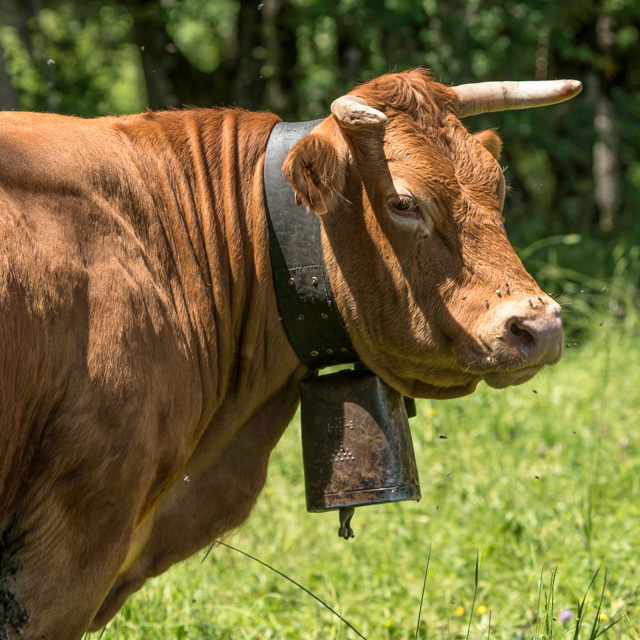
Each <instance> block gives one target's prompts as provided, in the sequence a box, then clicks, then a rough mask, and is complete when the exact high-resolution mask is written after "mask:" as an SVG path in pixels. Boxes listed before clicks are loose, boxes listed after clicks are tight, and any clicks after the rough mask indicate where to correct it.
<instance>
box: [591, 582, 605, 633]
mask: <svg viewBox="0 0 640 640" xmlns="http://www.w3.org/2000/svg"><path fill="white" fill-rule="evenodd" d="M606 586H607V571H606V570H605V572H604V582H603V583H602V593H601V594H600V602H599V603H598V610H597V611H596V619H595V620H594V621H593V626H592V627H591V633H590V634H589V640H595V639H596V638H597V637H598V636H599V635H600V634H599V633H598V631H599V629H600V627H601V625H602V620H601V619H600V612H601V611H602V601H603V600H604V590H605V587H606Z"/></svg>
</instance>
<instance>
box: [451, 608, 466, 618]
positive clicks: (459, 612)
mask: <svg viewBox="0 0 640 640" xmlns="http://www.w3.org/2000/svg"><path fill="white" fill-rule="evenodd" d="M453 613H454V614H455V615H457V616H461V615H462V614H463V613H464V607H456V610H455V611H454V612H453Z"/></svg>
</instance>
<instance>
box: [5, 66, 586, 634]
mask: <svg viewBox="0 0 640 640" xmlns="http://www.w3.org/2000/svg"><path fill="white" fill-rule="evenodd" d="M575 85H577V83H574V84H573V85H572V84H570V83H568V84H567V83H565V84H564V85H563V84H560V85H558V86H556V85H552V87H551V89H549V88H548V87H547V85H546V84H545V85H544V87H543V89H542V90H541V92H540V96H536V95H534V94H533V93H532V92H535V91H537V89H535V88H534V87H531V86H524V87H518V86H511V87H509V86H506V85H505V86H500V87H498V88H496V87H494V86H492V85H489V86H483V85H480V86H479V87H475V88H474V87H473V86H469V85H468V86H465V87H459V88H458V89H452V88H448V87H445V86H443V85H440V84H438V83H435V82H433V81H432V80H431V79H430V77H429V76H428V74H426V73H425V72H423V71H420V70H414V71H410V72H406V73H399V74H395V75H386V76H383V77H381V78H378V79H377V80H374V81H371V82H369V83H368V84H365V85H363V86H360V87H358V88H356V89H355V90H354V92H353V93H352V95H351V96H347V97H344V98H341V99H339V100H338V101H336V103H334V106H333V115H332V116H329V117H328V118H327V119H326V120H324V121H323V122H322V124H320V125H319V126H317V127H316V128H315V129H314V131H313V132H312V133H311V134H310V135H308V136H307V137H305V138H303V139H302V140H301V141H300V142H299V143H298V144H297V145H296V146H295V147H294V149H293V150H292V151H291V153H290V154H289V156H288V158H287V160H286V162H285V165H284V172H285V174H286V176H287V178H288V180H289V181H290V183H291V185H292V187H293V189H294V190H295V192H296V196H297V197H298V198H299V199H301V200H302V201H303V202H305V203H306V204H307V205H308V206H309V207H310V208H312V207H313V205H312V203H311V201H310V198H309V194H308V189H309V188H311V187H310V186H309V183H308V182H307V181H306V179H305V178H303V174H302V169H308V170H309V171H310V172H311V174H310V175H311V180H312V182H313V184H314V185H315V187H314V188H315V189H316V190H319V192H320V193H321V195H322V198H323V200H324V202H325V204H326V207H327V208H328V212H327V213H326V214H325V215H323V216H322V225H323V246H324V253H325V257H326V262H327V266H328V272H329V275H330V280H331V283H332V286H333V289H334V294H335V297H336V300H337V303H338V307H339V309H340V311H341V313H342V316H343V319H344V321H345V323H346V325H347V327H348V330H349V333H350V336H351V337H352V339H353V343H354V345H355V347H356V350H357V351H358V353H359V355H360V356H361V358H362V360H363V361H364V362H365V363H366V364H367V365H369V367H370V368H371V369H373V371H374V372H375V373H377V374H378V375H379V376H380V377H382V378H383V379H384V380H386V381H387V382H389V383H390V384H391V385H392V386H394V387H395V388H396V389H398V390H399V391H401V392H402V393H404V394H406V395H410V396H416V397H424V398H451V397H456V396H461V395H464V394H467V393H471V392H472V391H473V390H474V389H475V387H476V385H477V384H478V382H479V381H480V380H485V381H486V382H487V383H488V384H490V385H491V386H494V387H505V386H507V385H511V384H518V383H520V382H522V381H524V380H527V379H529V378H531V377H532V376H533V375H534V374H535V373H536V372H537V371H539V370H540V369H541V368H542V367H543V366H544V365H546V364H553V363H555V362H556V361H557V360H558V359H559V357H560V355H561V351H562V341H561V321H560V309H559V307H558V305H557V304H556V303H555V302H554V301H553V300H551V299H550V298H549V297H547V296H546V295H545V294H544V293H543V292H542V291H540V289H539V288H538V286H537V285H536V283H535V282H534V281H533V278H531V277H530V276H529V275H528V274H527V272H526V271H525V270H524V268H523V266H522V264H521V263H520V261H519V260H518V258H517V257H516V255H515V253H514V251H513V249H512V248H511V246H510V244H509V242H508V240H507V237H506V234H505V231H504V227H503V225H502V216H501V210H502V205H503V200H504V195H505V182H504V178H503V175H502V171H501V169H500V167H499V165H498V163H497V162H496V160H495V157H497V156H498V155H499V150H500V141H499V139H498V137H497V136H496V135H495V134H494V133H492V132H484V133H481V134H477V135H475V136H473V135H470V134H469V133H468V132H467V130H466V129H465V128H464V127H463V126H462V124H460V121H459V120H458V116H460V115H464V114H469V113H474V112H477V111H480V110H485V111H487V110H489V111H490V110H498V109H501V108H519V107H522V106H531V105H532V104H536V103H539V104H544V103H551V102H554V101H556V102H557V101H559V100H560V99H566V98H567V97H570V96H571V95H573V94H575V93H577V91H578V90H579V89H578V88H577V87H576V86H575ZM536 87H537V85H536ZM478 88H479V89H480V94H477V93H475V91H476V89H478ZM495 92H497V93H498V98H493V97H492V93H495ZM354 96H356V97H355V98H354ZM523 96H526V98H527V100H526V101H525V99H524V98H523ZM525 102H526V104H525ZM276 122H278V118H277V116H275V115H272V114H268V113H248V112H245V111H241V110H233V109H216V110H207V109H197V110H189V111H181V112H179V111H170V112H162V113H146V114H143V115H137V116H127V117H122V118H100V119H96V120H91V121H86V120H82V119H79V118H73V117H65V116H58V115H52V114H33V113H4V114H2V115H1V116H0V149H1V153H0V310H1V311H0V316H1V317H0V339H1V341H2V342H1V344H2V357H1V359H0V411H2V422H1V427H0V536H1V537H0V638H7V637H8V638H17V637H20V638H25V639H29V640H31V639H35V638H49V639H52V640H71V639H76V638H80V637H81V635H82V634H83V632H84V631H85V630H87V629H98V628H100V627H101V626H103V625H104V624H105V623H106V622H107V621H108V620H109V619H111V618H112V617H113V616H114V615H115V613H116V612H117V611H118V609H119V608H120V606H121V605H122V603H123V602H124V601H125V599H126V598H127V597H128V596H129V595H130V594H131V593H132V592H134V591H135V590H137V589H139V588H140V587H141V586H142V585H143V584H144V582H145V580H146V579H147V578H148V577H150V576H155V575H158V574H159V573H162V572H163V571H165V570H166V569H167V568H168V567H170V566H171V565H172V564H174V563H175V562H177V561H179V560H182V559H184V558H186V557H188V556H190V555H191V554H193V553H194V552H196V551H198V550H199V549H202V548H203V547H205V546H206V545H209V544H210V543H211V542H212V541H213V540H215V539H216V538H217V537H219V536H220V535H222V534H223V533H224V532H226V531H228V530H229V529H232V528H233V527H237V526H238V525H239V524H240V523H241V522H243V521H244V520H245V519H246V518H247V516H248V515H249V512H250V511H251V508H252V506H253V504H254V503H255V501H256V498H257V496H258V494H259V493H260V490H261V489H262V486H263V483H264V480H265V474H266V469H267V461H268V459H269V454H270V452H271V450H272V449H273V447H274V446H275V444H276V443H277V442H278V439H279V438H280V436H281V435H282V432H283V431H284V429H285V428H286V426H287V424H288V423H289V421H290V420H291V418H292V416H293V414H294V412H295V410H296V407H297V405H298V399H299V391H298V386H299V382H300V380H301V378H302V377H303V375H304V374H305V366H304V365H302V364H301V362H300V360H299V359H298V357H297V356H296V354H295V353H294V351H293V349H292V347H291V346H290V344H289V342H288V340H287V337H286V335H285V332H284V330H283V328H282V324H281V322H280V321H279V317H278V309H277V306H276V298H275V293H274V288H273V283H272V279H271V266H270V261H269V249H268V247H269V239H268V232H267V224H266V219H265V207H264V196H263V179H262V175H263V164H264V156H265V147H266V144H267V139H268V136H269V133H270V130H271V129H272V127H273V126H274V125H275V123H276ZM385 123H386V124H385ZM380 125H384V126H380ZM291 197H292V198H293V197H294V194H293V193H292V195H291ZM300 215H308V214H306V213H305V212H304V211H303V210H302V209H300ZM187 476H188V481H187Z"/></svg>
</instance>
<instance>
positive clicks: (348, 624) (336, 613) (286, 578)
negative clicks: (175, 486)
mask: <svg viewBox="0 0 640 640" xmlns="http://www.w3.org/2000/svg"><path fill="white" fill-rule="evenodd" d="M214 544H219V545H222V546H223V547H227V549H231V550H232V551H237V552H238V553H241V554H242V555H243V556H246V557H247V558H249V559H250V560H254V561H255V562H257V563H258V564H261V565H262V566H263V567H266V568H267V569H271V571H273V572H274V573H277V574H278V575H279V576H281V577H283V578H284V579H285V580H288V581H289V582H291V584H294V585H296V587H298V588H299V589H302V590H303V591H304V592H305V593H307V594H309V595H310V596H311V597H312V598H314V599H315V600H317V601H318V602H319V603H320V604H321V605H322V606H323V607H325V608H326V609H328V610H329V611H331V613H333V615H334V616H336V617H337V618H339V619H340V620H342V622H344V623H345V624H346V625H347V627H349V629H351V631H353V632H354V633H355V634H356V635H357V636H358V637H359V638H362V640H367V639H366V638H365V637H364V636H363V635H362V634H361V633H360V632H359V631H358V630H357V629H356V628H355V627H354V626H353V625H352V624H351V623H350V622H349V621H347V620H345V619H344V618H343V617H342V616H341V615H340V614H339V613H338V612H337V611H334V610H333V609H332V608H331V607H330V606H329V605H328V604H327V603H326V602H323V601H322V600H320V598H318V596H316V595H315V594H313V593H311V591H309V589H305V588H304V587H303V586H302V585H301V584H299V583H298V582H296V581H295V580H294V579H293V578H290V577H289V576H287V575H285V574H284V573H282V571H278V570H277V569H275V568H274V567H272V566H271V565H268V564H267V563H266V562H262V560H259V559H258V558H254V557H253V556H252V555H249V554H248V553H246V552H245V551H242V550H241V549H236V547H232V546H231V545H230V544H226V543H225V542H221V541H220V540H216V541H215V543H214ZM209 551H211V549H209ZM207 555H209V553H208V552H207ZM206 557H207V556H205V558H206ZM203 561H204V560H203Z"/></svg>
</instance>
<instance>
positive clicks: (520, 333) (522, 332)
mask: <svg viewBox="0 0 640 640" xmlns="http://www.w3.org/2000/svg"><path fill="white" fill-rule="evenodd" d="M509 330H510V331H511V333H512V334H513V335H514V337H515V340H514V343H515V344H514V346H515V347H516V348H517V349H518V350H520V351H530V350H531V349H532V348H533V346H534V345H535V343H536V341H535V339H534V337H533V336H532V335H531V334H530V333H529V332H528V331H527V330H526V329H522V328H521V327H519V326H518V325H517V324H516V323H515V322H512V323H511V327H510V328H509Z"/></svg>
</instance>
